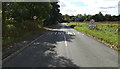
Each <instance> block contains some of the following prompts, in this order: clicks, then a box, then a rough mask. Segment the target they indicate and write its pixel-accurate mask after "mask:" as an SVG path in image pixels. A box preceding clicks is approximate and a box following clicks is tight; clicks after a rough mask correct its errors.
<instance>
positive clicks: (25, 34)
mask: <svg viewBox="0 0 120 69" xmlns="http://www.w3.org/2000/svg"><path fill="white" fill-rule="evenodd" d="M44 30H46V28H44V27H43V28H39V29H37V30H35V31H30V32H21V33H20V34H19V35H17V36H16V35H13V36H8V37H4V38H3V40H2V45H3V48H6V47H7V46H8V45H11V44H14V43H16V42H19V41H21V40H23V39H24V38H26V37H29V36H31V35H33V34H36V33H38V32H43V31H44Z"/></svg>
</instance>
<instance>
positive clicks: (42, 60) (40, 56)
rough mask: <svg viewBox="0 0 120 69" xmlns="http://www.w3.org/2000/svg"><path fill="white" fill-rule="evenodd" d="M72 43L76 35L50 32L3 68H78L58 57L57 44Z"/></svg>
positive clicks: (66, 59)
mask: <svg viewBox="0 0 120 69" xmlns="http://www.w3.org/2000/svg"><path fill="white" fill-rule="evenodd" d="M64 35H65V36H66V41H69V42H71V40H72V39H74V38H73V37H74V36H75V35H70V34H67V33H66V32H64V31H49V32H48V34H45V35H44V36H43V37H41V38H40V39H39V40H37V41H35V42H34V43H33V44H32V45H31V46H29V47H28V48H26V49H24V50H23V51H22V52H21V53H19V55H17V56H16V57H14V58H13V59H11V60H10V61H9V62H7V63H5V64H4V65H3V67H78V66H77V65H76V64H74V63H73V62H72V60H71V59H68V58H66V57H63V56H58V54H57V51H56V49H55V48H56V47H57V42H62V41H65V39H64Z"/></svg>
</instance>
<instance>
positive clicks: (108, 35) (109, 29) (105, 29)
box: [68, 22, 120, 49]
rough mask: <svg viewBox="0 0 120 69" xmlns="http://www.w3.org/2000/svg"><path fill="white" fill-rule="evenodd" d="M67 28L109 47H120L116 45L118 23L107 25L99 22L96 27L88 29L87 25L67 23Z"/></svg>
mask: <svg viewBox="0 0 120 69" xmlns="http://www.w3.org/2000/svg"><path fill="white" fill-rule="evenodd" d="M68 25H69V26H71V27H73V28H74V29H76V30H78V31H81V32H83V33H86V34H88V35H90V36H92V37H95V38H97V39H99V40H101V41H102V42H104V43H107V44H108V45H109V46H111V47H114V48H117V49H119V48H120V45H119V44H118V36H119V35H120V33H118V23H117V22H116V23H113V22H111V23H108V22H101V23H100V22H99V23H97V27H95V28H89V27H88V23H87V22H86V23H85V22H84V23H78V24H77V25H76V23H72V22H71V23H68ZM118 34H119V35H118Z"/></svg>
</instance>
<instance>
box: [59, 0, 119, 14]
mask: <svg viewBox="0 0 120 69" xmlns="http://www.w3.org/2000/svg"><path fill="white" fill-rule="evenodd" d="M119 1H120V0H60V2H59V5H60V12H61V13H62V14H63V15H64V14H69V15H77V14H91V15H94V14H97V13H99V12H102V13H103V14H111V15H118V2H119Z"/></svg>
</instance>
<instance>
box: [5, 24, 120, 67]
mask: <svg viewBox="0 0 120 69" xmlns="http://www.w3.org/2000/svg"><path fill="white" fill-rule="evenodd" d="M3 67H118V52H117V51H115V50H113V49H111V48H109V47H108V46H106V45H104V44H102V43H100V42H98V41H96V40H94V39H93V38H91V37H88V36H86V35H85V34H83V33H81V32H78V31H77V30H75V29H73V28H70V27H69V26H67V24H66V23H62V24H59V25H58V26H56V27H54V28H52V29H50V30H49V31H48V32H46V34H44V35H43V36H41V37H40V38H39V39H38V40H37V41H35V42H34V43H33V44H32V45H30V46H29V47H27V48H25V49H24V50H23V51H22V52H21V53H19V54H18V55H16V56H15V57H13V58H11V59H10V60H9V61H7V62H6V63H5V64H3Z"/></svg>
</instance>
